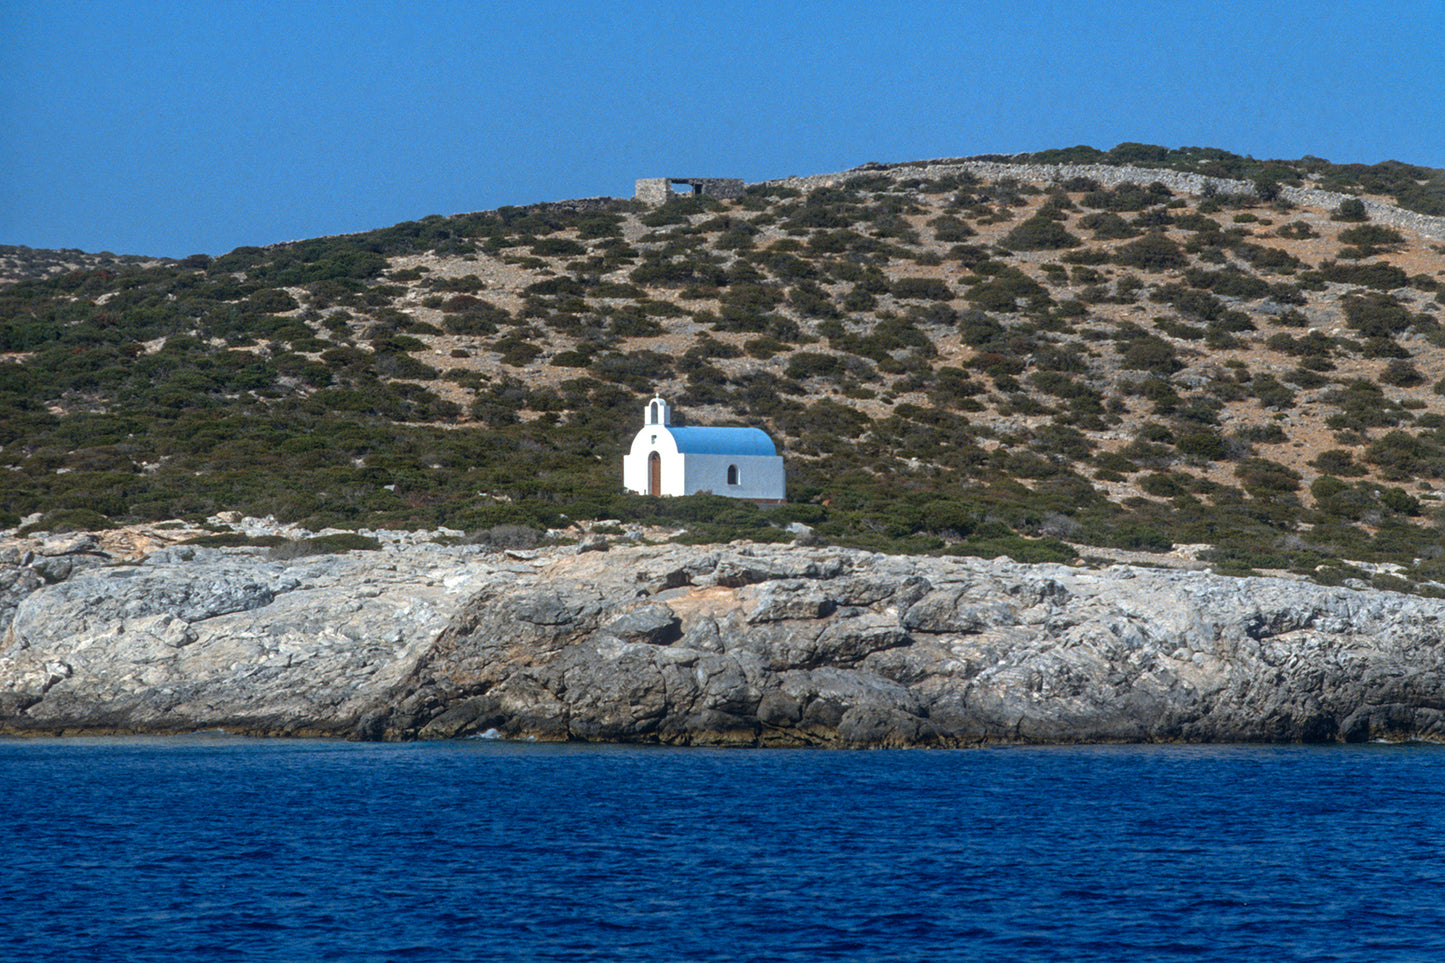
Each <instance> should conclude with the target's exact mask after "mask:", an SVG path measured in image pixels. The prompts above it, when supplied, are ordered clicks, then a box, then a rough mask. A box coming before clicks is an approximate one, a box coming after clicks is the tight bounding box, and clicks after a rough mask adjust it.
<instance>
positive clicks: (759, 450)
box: [667, 425, 778, 455]
mask: <svg viewBox="0 0 1445 963" xmlns="http://www.w3.org/2000/svg"><path fill="white" fill-rule="evenodd" d="M667 430H668V432H670V433H671V434H672V440H673V441H675V442H676V443H677V450H678V452H680V453H681V454H684V455H776V454H777V453H778V450H777V448H775V447H773V439H771V438H769V437H768V433H767V432H766V431H763V430H762V429H761V428H712V427H699V428H674V427H672V426H671V425H669V426H668V428H667Z"/></svg>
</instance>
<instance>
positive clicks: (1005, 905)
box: [0, 736, 1445, 963]
mask: <svg viewBox="0 0 1445 963" xmlns="http://www.w3.org/2000/svg"><path fill="white" fill-rule="evenodd" d="M1442 843H1445V749H1440V748H1433V747H1388V746H1363V747H1203V748H1201V747H1126V748H1114V747H1110V748H997V749H983V750H963V751H902V752H823V751H806V750H800V751H753V750H737V751H734V750H673V749H656V748H637V747H595V746H533V745H516V744H507V743H497V742H460V743H440V744H439V743H425V744H404V745H380V744H353V743H339V742H311V741H252V740H241V739H231V738H226V737H219V736H212V737H206V736H201V737H187V738H174V739H86V740H51V741H0V853H3V854H4V858H5V864H4V872H3V874H0V958H4V959H24V960H77V959H86V960H156V961H160V960H164V961H167V963H173V961H176V960H188V961H191V960H197V961H213V960H278V961H279V960H288V961H289V960H310V959H317V960H332V959H334V960H363V961H371V960H374V961H381V960H473V959H475V960H483V959H485V960H519V961H520V960H592V959H597V960H729V961H732V960H760V961H761V960H799V961H802V960H817V959H848V960H855V959H856V960H1023V961H1030V960H1070V961H1089V960H1099V961H1104V960H1108V961H1113V960H1121V959H1128V960H1212V959H1219V960H1226V959H1228V960H1242V959H1267V960H1270V961H1288V960H1422V961H1423V960H1432V961H1433V960H1441V959H1445V859H1442V857H1441V855H1440V851H1441V847H1442Z"/></svg>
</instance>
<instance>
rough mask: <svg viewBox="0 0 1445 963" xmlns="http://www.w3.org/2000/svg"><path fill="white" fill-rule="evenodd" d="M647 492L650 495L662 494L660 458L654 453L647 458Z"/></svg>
mask: <svg viewBox="0 0 1445 963" xmlns="http://www.w3.org/2000/svg"><path fill="white" fill-rule="evenodd" d="M647 491H648V493H649V494H651V495H661V494H662V456H661V455H659V454H658V453H657V452H655V451H654V452H653V453H652V454H651V455H648V456H647Z"/></svg>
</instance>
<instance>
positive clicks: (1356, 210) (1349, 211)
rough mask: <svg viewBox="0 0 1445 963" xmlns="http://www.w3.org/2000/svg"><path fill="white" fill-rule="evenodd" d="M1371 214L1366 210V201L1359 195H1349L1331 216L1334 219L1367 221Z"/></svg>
mask: <svg viewBox="0 0 1445 963" xmlns="http://www.w3.org/2000/svg"><path fill="white" fill-rule="evenodd" d="M1369 219H1370V215H1369V214H1367V213H1366V212H1365V202H1364V201H1362V200H1360V199H1359V198H1358V197H1347V198H1345V199H1344V200H1343V201H1340V206H1339V207H1337V208H1335V212H1334V214H1332V215H1331V216H1330V220H1332V221H1367V220H1369Z"/></svg>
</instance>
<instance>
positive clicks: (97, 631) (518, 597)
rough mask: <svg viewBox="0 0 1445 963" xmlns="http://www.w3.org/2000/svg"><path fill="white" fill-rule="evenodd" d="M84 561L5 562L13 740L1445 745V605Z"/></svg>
mask: <svg viewBox="0 0 1445 963" xmlns="http://www.w3.org/2000/svg"><path fill="white" fill-rule="evenodd" d="M67 538H68V541H67V540H65V539H52V540H51V541H50V542H49V543H47V544H49V545H50V548H51V550H52V551H51V554H45V553H44V551H37V550H25V551H21V550H20V549H18V548H16V547H14V546H13V545H12V547H9V548H5V549H3V551H0V734H10V735H15V734H37V735H41V734H46V735H63V734H83V733H179V732H190V731H198V730H205V729H216V728H220V729H225V730H227V731H230V732H235V733H243V734H255V735H320V736H334V737H347V738H355V739H368V740H377V739H385V740H404V739H445V738H458V737H475V736H481V735H486V736H502V737H506V738H517V739H528V738H535V739H541V740H589V741H620V742H656V743H667V744H679V745H730V746H847V747H879V746H965V745H978V744H987V743H1003V742H1031V743H1079V742H1155V741H1160V742H1162V741H1199V742H1225V741H1294V742H1331V741H1338V742H1358V741H1367V740H1381V739H1383V740H1425V741H1445V674H1442V668H1445V641H1442V629H1441V626H1442V622H1445V602H1442V601H1438V600H1432V599H1422V598H1417V597H1414V596H1409V595H1401V594H1396V593H1390V592H1379V591H1355V590H1352V589H1344V588H1326V587H1322V586H1317V585H1313V584H1309V583H1305V582H1300V581H1294V580H1287V579H1273V578H1247V579H1239V578H1229V577H1223V576H1217V575H1213V574H1210V573H1207V572H1198V571H1179V570H1165V569H1154V568H1142V567H1130V566H1122V565H1119V566H1112V567H1110V568H1107V569H1102V570H1093V569H1088V568H1082V567H1070V566H1062V565H1021V564H1017V563H1014V562H1012V561H1009V560H1008V559H997V560H985V559H975V558H951V557H944V558H934V557H896V556H884V555H877V554H870V553H865V552H857V551H850V550H844V549H836V548H818V547H806V548H805V547H795V546H763V545H743V544H734V545H730V546H726V547H685V546H678V545H671V544H666V545H647V544H617V545H613V546H610V550H607V551H582V550H579V547H576V546H573V547H558V548H550V549H540V550H530V551H510V552H502V551H489V550H487V549H484V548H482V547H479V546H468V545H445V544H438V543H437V542H435V541H432V540H430V537H429V536H423V535H408V536H406V537H400V536H398V537H396V538H393V539H391V540H388V541H384V542H383V544H382V546H381V548H380V549H379V550H376V551H353V552H349V553H345V554H335V555H312V556H306V557H301V558H292V559H285V558H278V557H273V554H274V553H268V552H267V551H266V550H264V549H259V548H200V547H193V546H187V545H172V546H169V547H161V548H155V549H154V550H151V551H148V552H146V553H144V554H139V555H137V557H135V558H132V559H129V560H121V561H117V560H116V558H115V557H114V556H113V555H111V554H109V553H107V552H105V551H104V550H103V549H102V548H101V545H100V543H99V542H98V541H97V540H96V539H95V538H93V537H90V536H73V537H67ZM585 547H586V548H589V549H600V548H603V547H604V545H603V543H601V542H600V541H599V540H595V539H594V540H592V541H591V542H588V543H586V544H585ZM42 548H43V546H42Z"/></svg>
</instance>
